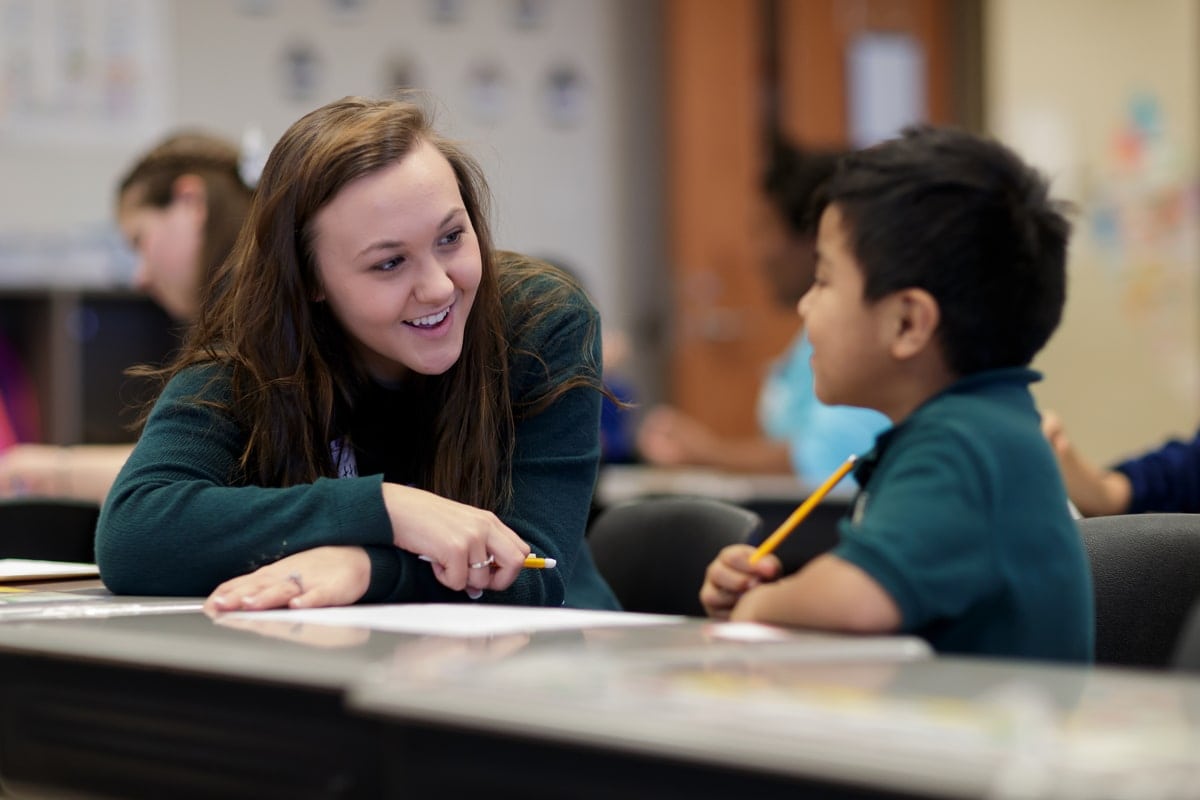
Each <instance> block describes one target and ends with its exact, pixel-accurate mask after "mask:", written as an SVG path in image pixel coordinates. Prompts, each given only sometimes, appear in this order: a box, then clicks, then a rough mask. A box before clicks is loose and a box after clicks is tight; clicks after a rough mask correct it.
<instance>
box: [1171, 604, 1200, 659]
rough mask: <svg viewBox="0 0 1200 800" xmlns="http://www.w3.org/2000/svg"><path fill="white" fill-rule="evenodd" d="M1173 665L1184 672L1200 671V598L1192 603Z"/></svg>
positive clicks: (1176, 648) (1176, 647)
mask: <svg viewBox="0 0 1200 800" xmlns="http://www.w3.org/2000/svg"><path fill="white" fill-rule="evenodd" d="M1171 666H1172V667H1173V668H1175V669H1177V670H1180V671H1182V672H1200V600H1197V601H1196V602H1195V603H1193V604H1192V611H1191V613H1190V614H1188V618H1187V620H1186V621H1185V622H1184V623H1183V630H1182V631H1180V633H1179V641H1178V642H1177V643H1176V645H1175V655H1174V657H1173V658H1172V659H1171Z"/></svg>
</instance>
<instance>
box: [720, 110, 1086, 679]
mask: <svg viewBox="0 0 1200 800" xmlns="http://www.w3.org/2000/svg"><path fill="white" fill-rule="evenodd" d="M1069 232H1070V226H1069V224H1068V222H1067V220H1066V219H1065V218H1064V217H1063V215H1062V213H1061V212H1060V210H1059V208H1058V205H1057V204H1056V203H1055V202H1053V201H1051V200H1050V199H1049V198H1048V196H1047V186H1046V183H1045V182H1044V180H1043V179H1042V178H1041V177H1040V176H1039V175H1038V174H1037V173H1035V172H1034V171H1032V170H1031V169H1029V168H1028V167H1027V166H1025V165H1024V164H1023V163H1022V162H1021V160H1020V159H1019V158H1018V157H1017V156H1016V155H1015V154H1013V153H1012V152H1011V151H1009V150H1008V149H1006V148H1004V147H1002V146H1001V145H999V144H996V143H994V142H991V141H987V140H984V139H980V138H977V137H974V136H972V135H970V134H966V133H962V132H957V131H951V130H940V129H933V128H925V127H922V128H910V129H908V130H906V131H905V132H904V133H903V134H902V136H901V137H900V138H898V139H894V140H891V141H888V142H885V143H883V144H881V145H879V146H876V147H874V148H871V149H869V150H865V151H861V152H859V153H855V154H852V155H850V156H847V157H846V158H845V159H844V161H843V163H842V165H841V167H840V169H839V170H838V172H837V173H836V174H835V175H834V176H833V178H831V180H830V182H829V183H828V185H827V187H826V191H825V197H824V210H823V212H822V214H821V221H820V227H819V230H818V234H817V278H816V282H815V284H814V285H813V287H812V288H811V289H810V290H809V291H808V293H807V294H806V295H804V297H803V298H802V299H801V301H800V305H799V311H800V316H801V317H803V318H804V321H805V325H806V326H807V331H808V335H809V338H810V339H811V341H812V347H813V356H812V367H813V374H814V378H815V383H816V392H817V396H818V397H819V398H820V399H821V400H822V402H825V403H829V404H837V403H844V404H847V405H856V406H865V407H867V408H874V409H877V410H879V411H882V412H883V413H884V414H886V415H887V416H888V417H889V418H890V419H891V420H892V423H893V427H892V428H890V429H889V430H887V431H885V432H884V433H882V434H880V436H879V437H878V439H877V441H876V445H875V449H874V450H872V451H871V452H870V453H869V454H867V455H866V456H865V457H864V458H863V459H861V460H860V462H859V464H858V466H857V467H856V469H855V478H856V479H857V480H858V483H859V485H860V486H861V487H862V490H861V492H860V493H859V495H858V497H857V499H856V500H855V503H854V505H853V510H852V513H851V515H850V516H849V517H848V518H847V519H844V520H843V521H842V523H841V543H840V544H839V545H838V546H837V547H836V548H835V549H834V550H832V551H831V552H829V553H827V554H825V555H822V556H820V557H818V558H816V559H814V560H813V561H812V562H810V563H809V564H808V565H806V566H805V567H804V568H803V569H801V570H800V571H799V572H797V573H795V574H793V575H790V576H788V577H785V578H781V579H780V578H779V573H780V569H781V567H780V563H779V561H778V559H776V558H774V557H773V556H769V557H767V558H764V559H762V560H761V561H759V562H758V563H757V564H755V565H751V564H750V563H749V558H750V555H751V553H753V548H752V547H750V546H748V545H735V546H732V547H728V548H726V549H724V550H723V551H722V552H721V553H720V555H719V556H718V557H717V559H716V560H715V561H713V563H712V564H711V565H710V566H709V568H708V574H707V579H706V580H705V583H704V587H703V588H702V589H701V592H700V599H701V601H702V602H703V603H704V605H705V607H706V608H707V610H708V613H709V614H710V615H711V616H713V617H719V618H726V617H728V618H731V619H734V620H753V621H759V622H768V623H777V624H783V625H795V626H801V627H808V628H820V629H827V630H840V631H852V632H861V633H890V632H899V631H903V632H909V633H915V634H918V635H920V636H922V637H924V638H925V639H927V640H928V641H929V642H930V644H931V645H932V646H933V647H934V648H935V649H937V650H938V651H940V652H953V653H978V654H987V655H996V656H1018V657H1028V658H1044V659H1057V660H1064V661H1090V660H1091V657H1092V639H1093V633H1092V631H1093V610H1092V587H1091V576H1090V572H1089V569H1088V565H1087V561H1086V558H1085V555H1084V551H1083V548H1082V546H1081V544H1080V540H1079V535H1078V532H1077V530H1076V528H1075V524H1074V522H1073V521H1072V519H1071V516H1070V513H1069V511H1068V508H1067V499H1066V493H1065V490H1064V488H1063V483H1062V479H1061V478H1060V476H1059V472H1058V468H1057V466H1056V464H1055V460H1054V455H1053V454H1052V453H1051V451H1050V447H1049V445H1048V444H1047V442H1046V440H1045V438H1044V437H1043V436H1042V433H1041V430H1040V428H1039V417H1038V412H1037V409H1036V408H1035V406H1034V401H1033V397H1032V395H1031V394H1030V392H1029V389H1028V384H1029V383H1031V382H1032V381H1035V380H1037V379H1038V378H1039V377H1040V376H1039V375H1038V374H1037V373H1036V372H1033V371H1032V370H1030V369H1028V368H1027V365H1028V364H1029V362H1030V361H1031V360H1032V359H1033V356H1034V355H1035V354H1036V353H1037V352H1038V350H1040V349H1041V348H1042V346H1043V345H1044V344H1045V343H1046V341H1047V340H1048V339H1049V338H1050V334H1051V333H1052V332H1053V331H1054V329H1055V327H1056V326H1057V325H1058V322H1059V318H1060V317H1061V314H1062V307H1063V302H1064V299H1065V296H1066V274H1065V260H1066V247H1067V238H1068V235H1069ZM795 535H798V536H803V535H804V533H803V531H802V530H801V531H799V532H798V533H797V534H795Z"/></svg>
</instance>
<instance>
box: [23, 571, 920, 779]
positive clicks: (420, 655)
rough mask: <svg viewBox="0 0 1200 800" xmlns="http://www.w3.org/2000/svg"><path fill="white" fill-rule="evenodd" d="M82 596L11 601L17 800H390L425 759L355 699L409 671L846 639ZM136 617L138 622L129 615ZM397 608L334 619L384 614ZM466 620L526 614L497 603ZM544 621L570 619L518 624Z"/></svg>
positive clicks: (912, 650) (895, 649) (797, 647)
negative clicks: (354, 694) (214, 609)
mask: <svg viewBox="0 0 1200 800" xmlns="http://www.w3.org/2000/svg"><path fill="white" fill-rule="evenodd" d="M80 594H81V595H85V596H86V598H87V599H86V600H83V601H81V600H78V599H75V600H67V599H63V598H55V599H54V600H53V601H47V602H45V603H41V604H37V603H32V602H29V603H21V604H20V607H19V608H18V607H16V606H0V785H2V787H3V790H4V793H5V795H6V796H11V797H17V798H40V797H60V796H63V795H64V794H70V793H82V794H85V795H91V794H96V795H103V796H115V797H147V798H148V797H173V798H174V797H197V798H199V797H222V798H234V797H247V798H249V797H255V798H272V797H280V798H284V797H286V798H290V799H294V798H297V797H304V798H317V797H328V798H344V797H380V796H385V795H386V794H387V793H389V792H390V791H391V790H390V789H389V788H388V786H387V782H388V781H390V780H392V779H394V778H395V775H396V773H397V772H399V773H400V774H410V775H415V774H417V773H420V772H423V771H424V769H425V764H424V762H423V760H420V759H413V758H410V757H409V756H407V755H405V754H404V753H403V752H400V751H395V750H393V749H392V748H391V746H390V745H389V744H388V740H387V737H386V736H385V735H384V727H385V726H384V725H383V724H382V723H381V722H380V721H379V720H378V719H377V718H376V717H375V716H374V715H373V714H364V713H360V712H359V711H357V710H356V709H354V708H352V707H351V706H349V704H348V703H347V702H346V698H347V696H348V694H349V692H350V691H351V690H352V689H353V688H354V686H355V685H357V684H358V683H359V682H362V681H365V680H367V679H368V678H369V677H370V675H371V674H373V673H375V672H378V671H380V670H385V669H386V668H388V667H389V666H390V665H392V664H394V663H396V662H403V663H405V664H406V665H408V666H409V667H411V668H413V669H434V670H441V669H457V668H461V667H462V666H463V665H472V664H476V663H479V662H480V661H488V660H490V659H493V658H500V657H503V656H505V655H507V654H509V653H510V652H515V650H517V649H522V648H525V647H529V648H531V649H533V650H535V651H544V652H547V653H551V654H552V653H558V654H560V655H561V657H563V658H567V659H573V658H579V659H581V660H583V661H587V660H589V659H590V658H593V657H612V656H611V653H613V652H616V651H620V650H628V651H632V652H639V651H646V652H659V653H661V652H666V651H670V650H672V649H690V648H694V647H700V648H702V649H707V650H709V651H710V652H711V653H712V655H713V657H719V654H720V652H722V651H723V650H729V649H730V648H736V649H739V650H740V649H743V648H745V647H750V648H753V649H757V650H760V651H765V650H771V649H775V648H781V647H782V648H789V647H790V648H793V649H794V651H795V653H796V657H808V658H811V657H814V653H817V654H819V653H821V652H824V653H827V654H828V653H829V652H831V651H830V647H831V643H832V645H834V646H838V647H842V645H839V644H838V643H839V642H841V641H842V640H843V639H845V637H834V638H833V639H832V640H827V639H823V640H822V648H824V649H823V650H822V649H820V648H816V647H814V642H813V640H812V639H811V637H805V636H802V635H799V634H787V635H783V636H780V637H775V638H772V639H770V640H766V641H762V642H752V643H741V642H736V643H731V642H728V641H725V642H722V641H721V640H720V639H718V638H714V637H713V636H712V633H711V631H712V629H713V625H712V624H710V623H705V622H704V621H702V620H694V619H693V620H685V619H684V618H675V617H663V618H645V617H643V618H642V621H643V622H645V621H646V619H649V621H650V622H651V623H653V624H651V625H649V626H648V627H639V628H636V629H635V628H624V627H611V628H596V629H589V630H586V631H582V630H580V629H578V628H577V627H571V628H568V629H567V630H540V629H539V630H535V631H534V632H525V631H523V630H517V631H515V632H509V633H507V634H505V635H475V636H465V635H454V636H448V635H439V634H420V635H418V634H413V633H402V632H391V631H386V630H378V629H376V630H372V629H368V628H363V627H354V626H351V625H345V624H312V623H308V622H302V621H296V619H295V618H294V616H293V615H288V616H284V617H279V616H278V615H268V617H266V618H259V619H255V618H244V617H236V616H227V617H224V618H222V619H221V620H219V621H216V622H214V621H213V620H211V619H209V618H208V617H206V616H205V615H203V614H202V613H200V612H199V611H198V610H197V609H198V606H199V600H198V599H190V598H183V599H180V598H114V597H111V596H104V595H103V590H95V589H89V590H87V591H86V592H82V591H81V592H80ZM130 607H134V610H135V611H136V613H127V612H128V611H129V609H130ZM388 608H389V607H386V606H380V607H370V606H362V607H354V608H352V609H348V610H347V609H330V610H328V611H330V612H335V613H336V612H340V611H350V612H353V613H361V612H367V613H370V614H372V615H375V614H379V613H384V612H386V611H387V610H388ZM391 608H393V609H395V608H396V607H391ZM413 608H415V607H400V609H401V610H410V609H413ZM453 608H454V610H457V611H462V610H466V611H467V612H468V613H469V614H477V615H478V614H484V613H486V612H489V611H497V610H498V611H501V612H504V613H510V612H509V611H508V610H506V609H502V608H499V607H495V606H486V605H485V606H479V607H474V608H472V607H470V606H467V605H465V604H464V605H463V606H461V607H460V606H455V607H453ZM420 610H421V612H422V613H423V614H426V613H431V612H428V611H427V610H425V609H420ZM543 611H549V612H551V613H557V612H560V611H562V610H559V609H517V610H515V611H513V612H511V613H515V614H518V615H522V616H523V615H525V614H527V613H534V612H543ZM607 613H608V614H610V615H615V616H618V617H621V618H622V619H623V620H624V619H633V618H635V617H638V615H624V614H620V612H607ZM438 630H439V631H441V632H442V633H444V632H445V631H442V629H440V628H439V629H438ZM847 641H848V643H849V644H848V646H849V647H850V648H851V649H849V650H839V651H835V652H836V654H839V655H840V656H841V657H851V658H863V657H866V658H872V659H878V658H914V657H921V658H923V657H927V656H928V648H927V647H925V646H924V644H923V643H922V642H920V641H919V640H915V639H909V638H906V637H899V638H895V639H881V640H874V641H861V640H853V639H850V640H847ZM510 648H515V649H512V650H510ZM864 648H865V649H864ZM881 648H882V649H881ZM606 654H608V655H606ZM805 654H807V655H805ZM410 796H421V795H420V794H419V793H418V794H416V795H410ZM446 796H447V797H452V796H459V795H453V794H451V795H446Z"/></svg>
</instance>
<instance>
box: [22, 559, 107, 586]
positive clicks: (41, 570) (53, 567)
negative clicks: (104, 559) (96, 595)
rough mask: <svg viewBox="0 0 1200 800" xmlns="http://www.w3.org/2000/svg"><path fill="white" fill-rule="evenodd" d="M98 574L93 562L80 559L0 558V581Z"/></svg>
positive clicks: (38, 579)
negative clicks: (84, 561)
mask: <svg viewBox="0 0 1200 800" xmlns="http://www.w3.org/2000/svg"><path fill="white" fill-rule="evenodd" d="M99 574H100V569H99V567H97V566H96V565H95V564H85V563H83V562H80V561H35V560H32V559H28V558H0V582H4V581H44V580H53V579H55V578H94V577H96V576H97V575H99Z"/></svg>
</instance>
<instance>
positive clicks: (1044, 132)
mask: <svg viewBox="0 0 1200 800" xmlns="http://www.w3.org/2000/svg"><path fill="white" fill-rule="evenodd" d="M984 31H985V34H984V38H985V54H986V63H985V70H984V73H985V80H986V115H987V119H988V126H989V127H990V128H991V129H992V130H993V132H995V133H996V134H997V135H999V136H1000V137H1001V138H1003V139H1005V140H1006V141H1007V142H1009V143H1010V144H1012V145H1014V146H1015V147H1016V148H1017V149H1018V150H1020V151H1021V152H1022V153H1023V154H1024V155H1026V156H1027V157H1029V158H1030V159H1032V160H1033V161H1034V162H1035V163H1037V164H1039V165H1040V166H1041V167H1042V168H1043V169H1044V170H1046V171H1048V172H1049V173H1050V174H1051V175H1052V176H1054V188H1055V189H1056V191H1057V192H1058V193H1060V194H1063V195H1065V196H1066V197H1068V198H1069V199H1071V200H1073V201H1075V202H1076V203H1077V204H1078V206H1079V213H1078V214H1077V215H1076V216H1075V217H1074V219H1075V224H1076V230H1075V235H1074V238H1073V243H1072V258H1071V265H1070V285H1069V299H1068V304H1067V309H1066V314H1065V318H1064V322H1063V325H1062V327H1061V328H1060V330H1059V332H1058V333H1057V334H1056V335H1055V337H1054V339H1053V340H1052V341H1051V343H1050V345H1049V347H1048V348H1047V350H1046V351H1045V353H1044V354H1043V355H1042V357H1040V358H1039V359H1038V360H1037V362H1036V366H1038V367H1040V368H1041V369H1043V370H1044V371H1045V373H1046V375H1047V379H1046V381H1045V382H1044V383H1043V384H1041V385H1040V386H1038V387H1035V390H1036V392H1037V394H1038V398H1039V401H1040V402H1041V404H1042V405H1043V407H1048V408H1054V409H1056V410H1058V411H1059V412H1060V413H1061V414H1062V416H1063V417H1064V418H1065V421H1066V423H1067V429H1068V432H1069V433H1070V434H1071V435H1072V438H1073V439H1075V440H1076V442H1077V443H1078V444H1079V445H1080V447H1081V448H1082V449H1083V451H1084V452H1085V453H1086V454H1088V455H1090V456H1092V457H1093V458H1095V459H1098V460H1100V461H1102V462H1103V461H1108V460H1110V459H1114V458H1117V457H1119V456H1122V455H1131V454H1135V453H1138V452H1141V451H1143V450H1145V449H1148V448H1149V447H1150V446H1151V445H1154V444H1156V443H1157V442H1158V441H1159V440H1160V439H1161V438H1163V437H1164V436H1166V435H1168V434H1177V435H1188V436H1190V435H1191V432H1192V431H1194V429H1195V427H1196V424H1197V420H1198V419H1200V413H1198V412H1200V405H1198V403H1197V399H1198V397H1200V333H1198V330H1200V324H1198V322H1197V320H1198V316H1200V314H1198V310H1200V280H1198V279H1197V274H1198V270H1197V267H1198V261H1200V253H1198V248H1197V246H1196V240H1197V214H1198V213H1200V209H1198V208H1197V204H1196V191H1195V189H1196V186H1197V183H1196V163H1197V153H1198V152H1200V151H1198V145H1200V141H1198V134H1197V122H1198V120H1200V85H1198V84H1200V59H1198V56H1197V53H1200V47H1198V45H1200V7H1198V5H1197V4H1196V3H1195V2H1194V0H1139V2H1132V1H1131V0H991V2H989V3H988V4H987V9H986V16H985V20H984ZM1155 106H1156V107H1157V109H1158V111H1159V114H1158V121H1159V122H1160V123H1161V124H1160V125H1159V126H1158V127H1159V130H1158V132H1157V135H1155V136H1154V137H1152V141H1149V142H1148V143H1146V145H1145V146H1144V147H1142V148H1140V149H1138V148H1134V150H1137V152H1140V153H1141V155H1142V158H1141V159H1137V158H1131V157H1129V156H1130V153H1131V152H1132V151H1131V150H1129V149H1127V148H1128V147H1129V145H1130V144H1131V138H1130V134H1131V132H1135V131H1136V129H1137V126H1136V125H1135V124H1134V123H1133V121H1132V120H1133V119H1134V118H1136V117H1137V116H1138V115H1139V114H1140V113H1143V112H1145V110H1146V109H1147V108H1152V107H1155ZM1133 138H1134V139H1136V138H1137V137H1136V136H1135V137H1133ZM1123 148H1125V149H1123ZM1106 209H1107V210H1113V209H1119V210H1118V213H1117V216H1116V217H1115V218H1116V219H1117V220H1118V225H1117V236H1116V237H1115V239H1114V238H1112V237H1109V236H1107V235H1101V234H1100V233H1099V232H1100V231H1107V232H1108V233H1112V232H1113V230H1112V228H1111V227H1109V226H1107V225H1106V222H1109V221H1111V220H1112V219H1113V217H1109V216H1106V215H1105V214H1103V213H1101V212H1103V211H1104V210H1106Z"/></svg>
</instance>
